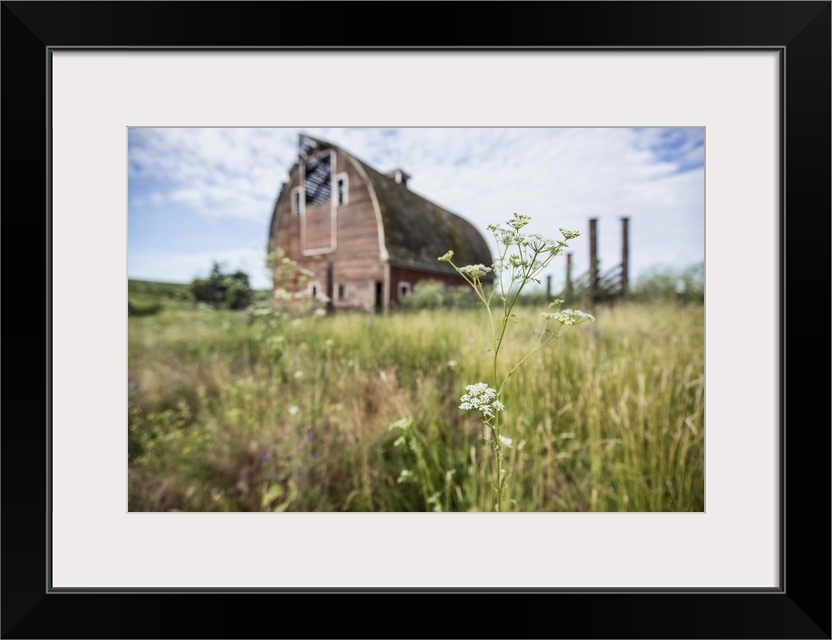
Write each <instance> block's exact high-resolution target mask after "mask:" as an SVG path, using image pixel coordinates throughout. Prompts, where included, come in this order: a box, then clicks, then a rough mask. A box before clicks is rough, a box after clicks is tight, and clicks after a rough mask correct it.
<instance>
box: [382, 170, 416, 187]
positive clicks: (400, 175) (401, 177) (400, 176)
mask: <svg viewBox="0 0 832 640" xmlns="http://www.w3.org/2000/svg"><path fill="white" fill-rule="evenodd" d="M384 175H386V176H387V177H388V178H390V179H392V180H394V181H395V182H396V183H397V184H400V185H402V186H403V187H407V181H408V180H410V175H409V174H407V173H405V171H404V169H393V170H392V171H389V172H388V173H385V174H384Z"/></svg>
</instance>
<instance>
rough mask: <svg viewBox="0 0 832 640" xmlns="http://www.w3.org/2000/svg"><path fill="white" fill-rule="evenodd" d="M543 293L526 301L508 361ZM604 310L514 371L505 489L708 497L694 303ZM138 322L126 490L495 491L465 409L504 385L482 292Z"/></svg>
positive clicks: (518, 352) (588, 504)
mask: <svg viewBox="0 0 832 640" xmlns="http://www.w3.org/2000/svg"><path fill="white" fill-rule="evenodd" d="M541 310H542V309H538V310H536V309H533V308H523V309H521V310H519V311H518V313H517V316H518V317H517V323H516V324H515V325H513V326H512V327H510V335H509V338H508V339H507V341H506V343H505V345H504V350H503V352H501V354H500V358H501V361H503V359H504V362H505V363H506V365H507V364H508V363H509V362H512V363H513V362H516V361H517V360H518V359H519V358H521V357H522V356H523V355H525V354H526V353H527V352H528V350H529V347H530V346H531V345H532V344H533V342H534V341H535V340H536V339H537V338H536V337H535V335H534V330H535V327H539V323H538V320H539V318H540V312H541ZM594 312H595V315H596V316H597V321H596V322H595V323H594V324H590V323H586V324H584V325H580V326H577V327H574V328H573V329H572V330H571V331H570V332H568V333H567V334H566V335H565V336H564V337H563V338H562V339H561V340H560V341H559V342H558V343H556V344H555V345H553V346H552V347H550V348H547V349H546V350H543V351H541V352H539V353H537V354H535V355H534V356H532V358H530V359H529V360H528V361H527V362H526V363H525V364H524V365H523V366H522V367H521V368H520V369H519V370H518V371H517V372H516V373H515V374H514V376H513V378H512V380H511V381H510V382H509V385H508V387H507V389H506V392H505V399H504V401H505V404H506V411H505V416H504V417H505V427H504V430H503V433H504V434H506V435H507V436H509V437H511V438H512V439H513V442H514V446H513V447H512V448H511V449H509V455H508V460H507V468H508V471H509V473H510V474H511V476H510V480H509V483H508V485H507V496H506V503H505V504H504V508H507V510H514V511H702V510H704V313H703V308H702V306H701V305H691V306H677V305H671V304H664V303H653V304H649V305H636V304H621V305H618V306H615V307H610V308H600V309H595V310H594ZM129 323H130V325H129V347H128V348H129V381H128V384H129V385H130V389H131V390H130V392H129V409H128V414H129V419H128V464H129V481H130V485H129V487H130V488H129V506H130V509H131V510H153V511H155V510H184V511H214V510H231V511H253V510H295V511H341V510H358V511H426V510H443V511H448V510H453V511H479V510H488V511H490V510H492V509H493V508H494V492H493V490H492V488H491V487H490V486H489V481H490V478H493V470H492V469H491V465H492V464H493V460H492V452H491V450H490V449H489V448H488V447H487V446H486V445H485V444H484V443H483V442H482V440H481V436H482V425H481V424H479V423H478V422H477V420H476V418H475V417H474V416H472V415H470V414H469V413H468V412H463V411H460V410H459V409H458V405H459V398H460V396H461V395H462V393H463V392H464V387H465V385H466V384H472V383H474V382H478V381H485V382H489V383H491V384H492V385H493V380H491V377H490V376H492V375H493V373H492V372H491V354H490V353H488V352H486V348H487V345H488V340H487V337H486V335H487V334H486V332H487V331H489V330H490V329H489V327H488V325H487V319H486V318H485V315H484V314H482V313H481V312H478V311H477V310H470V311H468V310H454V311H420V312H416V313H408V314H396V315H392V316H390V317H380V316H376V317H374V318H372V321H370V320H369V319H368V317H367V316H366V315H363V314H338V315H335V316H334V317H322V318H305V319H301V320H295V321H292V320H289V319H284V320H281V319H279V318H276V317H260V318H258V319H256V320H255V321H254V322H250V321H249V318H248V317H247V316H246V315H245V314H239V313H233V312H218V311H213V310H187V309H185V310H179V311H172V312H163V313H160V314H158V315H157V316H153V317H133V318H130V320H129ZM391 425H395V426H392V427H391ZM403 470H406V471H407V473H405V474H402V471H403ZM506 505H507V507H506Z"/></svg>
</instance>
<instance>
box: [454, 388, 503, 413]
mask: <svg viewBox="0 0 832 640" xmlns="http://www.w3.org/2000/svg"><path fill="white" fill-rule="evenodd" d="M465 390H466V391H467V392H468V393H466V394H465V395H463V396H462V397H461V398H460V399H459V400H460V402H461V403H462V404H460V405H459V408H460V409H462V410H463V411H470V410H471V409H475V410H476V411H479V412H480V413H481V414H482V415H483V416H484V417H486V418H493V417H494V413H495V412H496V411H502V410H504V409H505V406H504V405H503V403H502V402H500V401H499V400H497V391H496V389H492V388H491V387H489V386H488V385H487V384H485V383H484V382H478V383H476V384H469V385H468V386H467V387H465Z"/></svg>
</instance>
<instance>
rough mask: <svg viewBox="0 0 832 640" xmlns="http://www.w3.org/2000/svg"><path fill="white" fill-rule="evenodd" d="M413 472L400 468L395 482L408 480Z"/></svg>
mask: <svg viewBox="0 0 832 640" xmlns="http://www.w3.org/2000/svg"><path fill="white" fill-rule="evenodd" d="M412 475H413V473H412V472H411V471H410V470H409V469H402V472H401V473H400V474H399V479H398V480H397V482H409V481H410V479H411V476H412Z"/></svg>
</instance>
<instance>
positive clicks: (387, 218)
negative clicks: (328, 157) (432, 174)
mask: <svg viewBox="0 0 832 640" xmlns="http://www.w3.org/2000/svg"><path fill="white" fill-rule="evenodd" d="M302 138H303V139H304V140H305V141H308V142H307V144H314V145H315V146H316V147H317V148H320V149H324V148H333V149H336V150H337V151H338V152H340V153H341V154H343V155H344V156H346V157H347V158H349V159H350V161H352V162H353V163H354V165H355V166H356V168H357V169H358V171H359V173H363V174H364V176H365V177H366V179H367V182H368V187H369V188H370V189H371V190H372V191H373V194H374V196H375V202H376V203H377V205H378V214H379V215H380V217H381V224H382V227H383V233H384V244H385V248H386V250H387V257H388V260H389V262H390V264H392V265H396V266H401V267H406V268H413V269H425V270H429V271H435V272H438V273H449V274H455V273H456V271H454V269H453V267H451V266H450V265H449V264H447V263H446V262H439V260H438V258H439V256H442V255H444V254H445V253H447V252H448V251H449V250H451V251H453V252H454V263H455V264H457V265H460V266H464V265H468V264H483V265H486V266H490V265H491V263H492V261H493V258H492V256H491V252H490V250H489V248H488V244H487V243H486V241H485V239H484V238H483V236H482V235H481V234H480V232H479V231H478V230H477V229H476V227H474V225H473V224H471V223H470V222H469V221H468V220H465V219H464V218H462V217H461V216H459V215H457V214H455V213H451V212H450V211H448V210H447V209H445V208H444V207H441V206H439V205H438V204H436V203H434V202H431V201H430V200H428V199H427V198H424V197H422V196H420V195H419V194H417V193H414V192H413V191H411V190H410V189H408V188H407V187H406V186H405V185H403V184H400V183H398V182H396V181H395V180H394V179H393V178H390V177H388V176H385V175H384V174H382V173H380V172H379V171H377V170H376V169H374V168H373V167H371V166H370V165H368V164H367V163H365V162H364V161H362V160H359V159H358V158H356V157H355V156H353V155H352V154H351V153H349V152H347V151H345V150H344V149H342V148H341V147H338V146H337V145H334V144H332V143H330V142H326V141H323V140H318V139H315V138H311V137H309V136H302ZM294 169H295V167H293V170H294ZM281 195H283V194H282V192H281ZM276 210H277V208H276V207H275V212H276ZM274 224H275V221H274V220H272V226H271V232H272V234H273V232H274ZM273 237H274V236H273V235H270V240H271V238H273Z"/></svg>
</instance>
